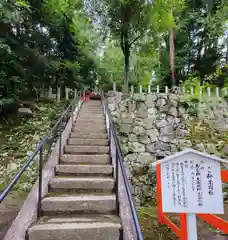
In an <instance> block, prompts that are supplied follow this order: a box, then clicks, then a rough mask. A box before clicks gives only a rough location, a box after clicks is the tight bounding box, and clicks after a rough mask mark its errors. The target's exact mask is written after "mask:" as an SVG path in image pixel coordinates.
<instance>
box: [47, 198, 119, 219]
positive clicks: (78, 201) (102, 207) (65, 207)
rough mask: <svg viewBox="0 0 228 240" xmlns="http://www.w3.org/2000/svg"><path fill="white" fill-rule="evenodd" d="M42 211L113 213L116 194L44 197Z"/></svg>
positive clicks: (48, 212) (49, 213)
mask: <svg viewBox="0 0 228 240" xmlns="http://www.w3.org/2000/svg"><path fill="white" fill-rule="evenodd" d="M42 211H43V214H44V215H57V214H74V213H99V214H109V213H114V212H115V211H116V196H115V195H114V194H108V195H92V194H81V195H75V196H73V195H70V196H69V195H61V196H55V197H46V198H44V199H43V200H42Z"/></svg>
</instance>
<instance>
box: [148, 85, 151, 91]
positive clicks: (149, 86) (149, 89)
mask: <svg viewBox="0 0 228 240" xmlns="http://www.w3.org/2000/svg"><path fill="white" fill-rule="evenodd" d="M148 93H151V85H150V84H149V85H148Z"/></svg>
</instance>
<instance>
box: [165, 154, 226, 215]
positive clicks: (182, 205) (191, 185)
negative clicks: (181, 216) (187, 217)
mask: <svg viewBox="0 0 228 240" xmlns="http://www.w3.org/2000/svg"><path fill="white" fill-rule="evenodd" d="M161 178H162V179H161V181H162V203H163V212H185V213H223V198H222V183H221V176H220V163H219V162H218V161H214V160H211V159H209V158H206V157H205V158H204V157H202V156H197V155H195V154H186V155H183V156H180V157H178V158H176V159H172V160H170V161H167V162H164V163H161Z"/></svg>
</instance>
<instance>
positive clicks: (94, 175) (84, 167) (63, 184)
mask: <svg viewBox="0 0 228 240" xmlns="http://www.w3.org/2000/svg"><path fill="white" fill-rule="evenodd" d="M121 229H122V227H121V222H120V218H119V217H118V216H117V215H116V196H115V180H114V178H113V166H112V165H111V162H110V156H109V146H108V136H107V132H106V129H105V121H104V115H103V110H102V106H101V102H100V101H91V102H89V103H85V104H84V105H83V106H82V109H81V111H80V113H79V116H78V119H77V123H75V124H74V126H73V128H72V131H71V133H70V136H69V139H68V143H67V145H66V146H65V149H64V154H63V156H62V159H61V163H60V164H59V165H57V166H56V176H55V177H54V178H53V179H51V181H50V182H49V193H48V194H47V195H46V196H45V197H44V198H43V200H42V217H41V218H40V219H38V220H37V222H35V223H34V224H33V226H31V227H30V228H29V229H28V232H27V239H29V240H90V239H91V240H117V239H118V240H119V239H121V235H122V234H121Z"/></svg>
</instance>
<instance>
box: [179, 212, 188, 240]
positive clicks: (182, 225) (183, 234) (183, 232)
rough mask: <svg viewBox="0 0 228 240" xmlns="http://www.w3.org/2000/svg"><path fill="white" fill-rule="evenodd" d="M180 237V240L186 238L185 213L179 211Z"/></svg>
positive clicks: (185, 239) (186, 239)
mask: <svg viewBox="0 0 228 240" xmlns="http://www.w3.org/2000/svg"><path fill="white" fill-rule="evenodd" d="M180 239H181V240H188V232H187V216H186V213H181V214H180Z"/></svg>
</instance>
